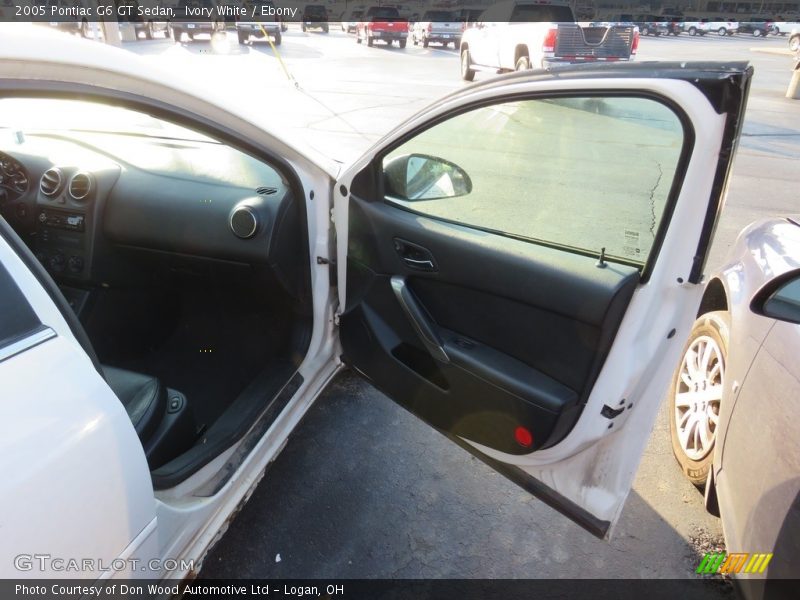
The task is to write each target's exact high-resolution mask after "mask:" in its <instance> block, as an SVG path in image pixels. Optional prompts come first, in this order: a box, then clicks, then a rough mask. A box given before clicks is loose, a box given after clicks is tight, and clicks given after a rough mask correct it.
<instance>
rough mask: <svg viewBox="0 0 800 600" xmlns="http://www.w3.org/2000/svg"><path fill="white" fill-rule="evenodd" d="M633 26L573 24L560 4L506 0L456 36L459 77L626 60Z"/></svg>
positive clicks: (632, 50)
mask: <svg viewBox="0 0 800 600" xmlns="http://www.w3.org/2000/svg"><path fill="white" fill-rule="evenodd" d="M638 45H639V33H638V31H636V27H635V26H634V25H633V24H625V25H621V24H616V23H606V24H600V25H592V24H586V23H576V22H575V17H574V15H573V12H572V9H571V8H570V6H569V4H568V3H567V2H565V1H564V0H552V1H550V0H507V1H506V2H499V3H497V4H494V5H493V6H491V7H490V8H488V9H487V10H486V11H485V12H484V13H483V14H482V15H481V17H480V20H479V22H478V23H477V24H476V25H475V26H474V27H469V28H467V29H466V31H464V33H463V35H462V36H461V77H462V78H463V79H465V80H467V81H472V79H473V78H474V77H475V71H476V70H482V71H492V72H495V73H497V72H501V71H510V70H522V69H529V68H531V67H542V68H544V67H548V66H555V65H559V64H569V63H583V62H593V61H624V60H631V59H632V58H633V57H634V55H635V54H636V49H637V47H638Z"/></svg>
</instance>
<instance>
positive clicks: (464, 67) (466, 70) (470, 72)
mask: <svg viewBox="0 0 800 600" xmlns="http://www.w3.org/2000/svg"><path fill="white" fill-rule="evenodd" d="M471 67H472V59H471V58H470V56H469V48H464V49H463V50H462V51H461V79H463V80H464V81H472V80H473V79H475V70H474V69H472V68H471Z"/></svg>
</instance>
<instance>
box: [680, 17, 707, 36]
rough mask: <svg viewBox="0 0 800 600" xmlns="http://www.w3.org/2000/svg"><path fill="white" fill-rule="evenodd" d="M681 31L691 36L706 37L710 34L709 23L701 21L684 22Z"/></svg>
mask: <svg viewBox="0 0 800 600" xmlns="http://www.w3.org/2000/svg"><path fill="white" fill-rule="evenodd" d="M681 29H682V30H683V31H685V32H686V33H688V34H689V35H691V36H696V35H705V34H707V33H708V23H707V22H705V21H700V20H698V21H692V20H688V21H687V20H684V21H682V22H681Z"/></svg>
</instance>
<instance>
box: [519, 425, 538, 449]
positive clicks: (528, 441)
mask: <svg viewBox="0 0 800 600" xmlns="http://www.w3.org/2000/svg"><path fill="white" fill-rule="evenodd" d="M514 439H515V440H517V443H518V444H519V445H520V446H524V447H525V448H530V447H531V446H533V434H532V433H531V432H530V431H528V430H527V429H525V428H524V427H522V426H520V427H517V428H516V429H515V430H514Z"/></svg>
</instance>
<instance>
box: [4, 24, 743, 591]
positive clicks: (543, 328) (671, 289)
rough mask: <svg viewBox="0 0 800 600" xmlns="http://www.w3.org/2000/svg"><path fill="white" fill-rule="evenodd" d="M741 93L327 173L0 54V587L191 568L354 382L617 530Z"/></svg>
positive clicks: (118, 63) (123, 76) (397, 144)
mask: <svg viewBox="0 0 800 600" xmlns="http://www.w3.org/2000/svg"><path fill="white" fill-rule="evenodd" d="M56 46H57V47H56ZM751 75H752V71H751V69H750V68H749V67H748V66H747V65H746V64H743V63H730V64H721V63H703V64H692V63H682V64H667V63H665V64H659V65H635V64H631V65H607V66H604V65H600V66H597V67H584V68H571V69H565V70H562V71H560V72H559V73H558V75H557V76H554V75H553V74H547V73H537V72H528V73H520V74H512V75H509V76H505V77H500V78H497V79H493V80H491V81H486V82H485V83H482V84H479V85H474V86H471V87H467V88H465V89H464V90H462V91H460V92H458V93H456V94H453V95H450V96H447V97H445V98H442V99H441V100H439V101H438V102H436V103H434V104H433V105H431V106H429V107H428V108H427V109H425V110H424V111H422V112H421V113H419V114H418V115H416V116H415V117H413V118H411V119H410V120H408V121H407V122H405V123H403V124H401V125H399V126H398V127H397V129H395V130H394V131H393V132H392V133H390V134H389V135H387V136H386V137H385V138H384V139H382V140H381V141H379V142H378V143H377V144H376V145H375V146H373V147H372V148H371V149H370V150H369V151H368V152H367V153H366V154H365V155H364V156H363V157H362V158H361V159H359V160H358V161H356V162H355V163H354V164H352V165H350V166H349V167H346V168H344V169H339V168H338V166H337V165H336V164H335V163H334V162H332V161H330V160H328V159H326V158H325V157H321V156H318V155H316V154H314V153H313V152H312V151H310V150H306V149H303V147H302V146H301V145H300V143H299V142H298V141H297V140H295V139H293V138H292V137H291V135H290V134H282V133H280V132H279V131H276V130H273V129H270V128H269V127H266V126H265V125H264V122H263V115H259V114H255V113H251V112H248V111H247V110H246V109H245V108H241V109H239V108H235V107H234V104H235V102H234V101H233V100H231V99H226V98H222V97H220V98H217V97H215V96H213V93H214V92H211V91H209V90H203V89H198V88H196V87H193V85H192V84H191V83H190V82H186V83H184V82H182V81H181V80H180V79H179V78H178V77H175V76H174V75H170V76H169V77H167V76H165V75H164V74H162V73H159V72H157V71H156V70H155V69H153V68H152V67H151V66H149V65H148V66H144V63H142V62H140V61H139V59H137V58H136V57H135V56H130V55H129V54H127V53H125V52H122V51H117V50H105V49H104V50H102V51H98V50H97V46H96V45H92V44H90V43H88V42H83V41H80V40H59V41H51V42H50V43H49V44H48V45H46V46H45V45H42V44H40V43H38V41H37V40H35V39H32V38H31V37H30V36H26V37H23V36H16V37H15V36H14V35H6V36H4V37H3V39H2V40H0V126H1V127H2V129H0V152H2V155H0V161H2V162H1V166H2V192H0V194H1V195H0V206H1V207H2V216H3V218H2V219H0V233H1V235H0V306H2V310H0V398H2V402H0V417H2V418H0V457H2V458H0V468H1V470H2V472H3V473H4V477H3V478H2V480H0V527H1V528H2V532H3V534H2V537H1V538H0V539H2V541H1V542H0V574H2V575H4V576H12V575H14V576H18V575H20V574H22V575H25V574H32V575H34V576H39V577H41V576H42V573H41V572H40V571H38V570H33V571H27V572H25V573H20V572H18V571H16V570H15V569H14V567H13V564H14V563H13V557H14V556H16V555H18V554H20V553H26V552H28V553H48V554H50V555H52V556H58V557H64V558H69V557H94V558H96V559H98V560H103V561H105V564H111V563H112V561H114V560H115V559H117V558H121V559H126V560H127V559H132V558H133V559H137V560H140V561H141V562H139V563H138V564H140V565H151V566H150V567H149V570H147V572H145V573H140V572H138V571H137V572H133V571H132V569H121V570H119V571H115V572H114V573H112V574H113V575H115V576H119V577H129V576H133V575H136V576H142V575H144V576H147V577H160V578H181V577H184V576H186V575H187V574H188V570H189V569H188V568H181V567H180V566H178V567H177V568H170V566H169V565H168V566H165V565H164V562H163V561H162V559H165V558H170V559H180V560H187V561H191V560H193V561H196V562H195V564H199V561H200V560H201V559H202V557H203V556H204V555H205V553H206V551H207V550H208V548H209V546H210V545H211V544H212V542H213V541H214V539H215V536H217V535H218V533H219V532H220V530H221V529H222V528H223V527H224V525H225V524H226V521H228V520H229V519H230V518H231V517H232V515H233V514H234V512H235V510H236V508H237V506H239V505H240V504H241V503H242V502H244V501H245V500H246V499H247V497H248V495H249V493H250V492H251V491H252V490H253V488H254V486H255V485H256V483H257V482H258V481H259V479H260V478H261V476H262V474H263V473H264V470H265V467H266V466H267V464H268V463H269V462H270V461H271V460H273V459H274V458H275V457H276V455H277V453H278V452H279V451H280V449H281V448H282V447H283V445H284V443H285V442H286V439H287V437H288V436H289V434H290V433H291V431H292V429H293V428H294V427H295V426H296V425H297V424H298V422H299V421H300V419H301V418H302V416H303V414H304V413H305V412H306V411H307V410H308V408H309V406H311V404H312V403H313V402H314V400H315V398H317V397H318V395H319V394H320V392H321V391H322V390H323V388H324V387H325V386H326V384H327V383H328V382H330V380H331V379H332V378H333V376H334V375H335V374H336V373H337V371H339V370H340V369H342V368H343V367H345V366H349V367H351V368H352V369H354V370H355V371H356V372H358V373H359V374H361V375H363V377H365V378H366V379H367V380H368V381H370V382H371V383H372V384H373V385H375V386H376V387H377V388H379V389H380V390H382V391H383V392H384V393H386V394H387V395H388V396H389V397H390V398H392V399H393V400H394V401H396V402H398V403H399V404H401V405H402V406H403V407H405V408H406V409H407V410H409V411H410V412H412V413H413V414H415V415H416V416H418V417H419V418H420V419H421V420H423V421H424V422H425V423H428V424H429V425H430V426H431V427H434V428H436V429H437V430H439V431H440V432H441V433H442V434H443V435H446V436H448V438H450V439H451V440H452V441H453V442H454V443H456V444H459V445H460V446H461V447H463V448H464V449H465V450H466V451H468V452H470V453H472V454H474V455H475V456H477V457H479V458H480V459H481V460H483V461H484V462H486V463H488V464H489V465H490V466H491V467H492V468H494V469H496V470H497V471H499V472H500V473H502V474H504V475H505V476H507V477H509V478H511V479H512V480H514V481H515V482H516V483H518V484H519V485H520V486H522V487H523V488H525V489H526V490H528V491H530V492H531V493H532V494H535V495H536V496H538V497H539V498H541V499H542V500H543V501H545V502H547V503H549V504H550V505H552V506H554V507H556V508H558V509H559V510H560V511H561V512H563V513H564V514H565V515H566V516H568V517H569V518H571V519H573V520H575V521H577V522H578V523H579V524H580V525H582V526H583V527H585V528H587V529H588V530H589V531H591V532H592V533H594V534H595V535H597V536H599V537H604V536H608V535H609V534H610V530H611V527H612V526H613V524H614V522H615V521H616V520H617V518H618V516H619V513H620V510H621V508H622V506H623V503H624V500H625V498H626V495H627V493H628V491H629V489H630V486H631V481H632V479H633V477H634V473H635V471H636V468H637V465H638V463H639V459H640V455H641V453H642V450H643V448H644V446H645V443H646V441H647V437H648V434H649V432H650V430H651V426H652V423H653V420H654V418H655V415H656V413H657V410H658V405H659V403H660V401H661V399H662V398H663V396H664V392H665V390H666V389H667V387H668V385H669V381H670V374H671V372H672V368H673V365H675V364H676V363H677V362H678V359H679V357H680V353H681V350H682V344H683V340H685V339H686V338H687V336H688V334H689V331H690V329H691V327H692V322H693V320H694V316H695V314H696V313H697V307H698V304H699V301H700V297H701V294H702V286H701V285H700V281H701V278H702V275H703V267H704V262H705V257H706V253H707V250H708V247H709V244H710V242H711V238H712V231H713V229H714V224H715V221H716V219H717V216H718V214H719V211H720V209H721V207H722V203H723V198H724V194H725V188H726V181H727V178H728V174H729V170H730V166H731V160H732V158H733V154H734V150H735V146H736V141H737V138H738V135H739V130H740V124H741V120H742V116H743V111H744V105H745V100H746V96H747V92H748V87H749V82H750V79H751ZM654 132H656V133H657V134H655V135H654ZM609 148H613V152H611V151H609ZM586 181H591V182H592V185H591V187H590V188H587V187H586V186H585V184H584V182H586ZM567 216H569V217H568V218H567ZM431 459H432V460H435V459H436V457H435V456H432V457H431ZM366 460H368V458H367V459H366ZM126 564H130V563H129V562H128V563H126ZM172 566H173V567H174V566H175V565H174V564H173V565H172ZM100 574H101V573H100V572H97V573H95V575H98V576H99V575H100ZM83 575H84V576H85V577H88V576H91V575H92V574H91V573H84V574H83ZM104 575H107V574H104Z"/></svg>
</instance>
